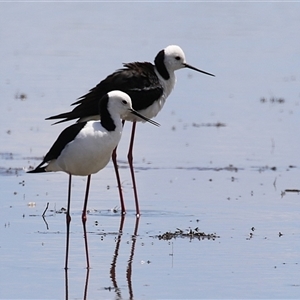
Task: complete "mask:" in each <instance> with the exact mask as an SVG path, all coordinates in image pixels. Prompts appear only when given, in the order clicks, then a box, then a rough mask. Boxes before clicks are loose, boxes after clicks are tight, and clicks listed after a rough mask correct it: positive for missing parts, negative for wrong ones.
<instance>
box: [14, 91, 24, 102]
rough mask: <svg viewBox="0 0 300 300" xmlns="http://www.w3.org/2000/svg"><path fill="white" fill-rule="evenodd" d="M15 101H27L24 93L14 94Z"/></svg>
mask: <svg viewBox="0 0 300 300" xmlns="http://www.w3.org/2000/svg"><path fill="white" fill-rule="evenodd" d="M15 99H20V100H21V101H24V100H26V99H27V95H26V94H25V93H16V94H15Z"/></svg>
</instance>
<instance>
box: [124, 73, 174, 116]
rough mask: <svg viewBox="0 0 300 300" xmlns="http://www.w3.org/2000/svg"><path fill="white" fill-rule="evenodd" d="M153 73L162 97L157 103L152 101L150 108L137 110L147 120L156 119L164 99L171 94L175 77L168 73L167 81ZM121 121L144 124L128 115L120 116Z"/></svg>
mask: <svg viewBox="0 0 300 300" xmlns="http://www.w3.org/2000/svg"><path fill="white" fill-rule="evenodd" d="M155 73H156V75H157V77H158V79H159V81H160V83H161V85H162V87H163V91H164V92H163V94H162V96H161V97H160V98H159V99H158V100H157V101H154V103H153V104H152V105H151V106H149V107H147V108H145V109H143V110H139V113H141V114H142V115H144V116H145V117H147V118H149V119H152V118H154V117H156V116H157V114H158V113H159V112H160V111H161V110H162V108H163V106H164V104H165V102H166V99H167V98H168V96H169V95H170V94H171V92H172V90H173V88H174V86H175V83H176V77H175V73H174V72H170V78H169V79H168V80H165V79H163V78H162V77H161V76H160V75H159V73H158V72H157V71H156V70H155ZM122 119H123V120H126V121H132V122H145V121H144V120H141V119H140V118H139V117H137V116H135V115H133V114H130V113H129V114H127V115H125V116H122Z"/></svg>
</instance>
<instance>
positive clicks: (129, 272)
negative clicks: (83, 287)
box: [110, 216, 140, 299]
mask: <svg viewBox="0 0 300 300" xmlns="http://www.w3.org/2000/svg"><path fill="white" fill-rule="evenodd" d="M124 221H125V216H122V217H121V220H120V227H119V234H118V238H117V242H116V248H115V251H114V255H113V260H112V263H111V268H110V278H111V281H112V285H113V289H114V291H115V293H116V299H122V295H121V290H120V288H119V286H118V282H117V277H116V267H117V259H118V256H119V249H120V244H121V239H122V235H123V226H124ZM139 221H140V217H136V220H135V227H134V232H133V235H132V245H131V250H130V256H129V259H128V265H127V270H126V280H127V285H128V291H129V299H133V289H132V280H131V277H132V261H133V256H134V251H135V244H136V236H137V232H138V226H139Z"/></svg>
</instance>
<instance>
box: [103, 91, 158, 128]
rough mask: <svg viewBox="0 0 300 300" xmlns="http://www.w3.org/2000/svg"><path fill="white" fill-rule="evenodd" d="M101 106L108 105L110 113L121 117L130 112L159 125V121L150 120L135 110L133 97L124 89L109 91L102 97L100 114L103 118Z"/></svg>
mask: <svg viewBox="0 0 300 300" xmlns="http://www.w3.org/2000/svg"><path fill="white" fill-rule="evenodd" d="M101 106H106V107H107V110H108V111H109V113H110V114H117V115H119V116H120V117H122V116H126V115H128V114H133V115H135V116H138V117H139V118H141V119H143V120H144V121H147V122H149V123H151V124H153V125H156V126H159V124H158V123H157V122H155V121H153V120H150V119H149V118H146V117H145V116H143V115H141V114H140V113H138V112H137V111H135V110H134V109H133V108H132V103H131V98H130V97H129V95H128V94H126V93H124V92H122V91H118V90H114V91H111V92H108V93H107V95H106V96H104V97H102V99H101V100H100V115H101V119H102V118H103V115H102V114H101Z"/></svg>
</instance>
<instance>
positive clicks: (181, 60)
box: [163, 45, 186, 71]
mask: <svg viewBox="0 0 300 300" xmlns="http://www.w3.org/2000/svg"><path fill="white" fill-rule="evenodd" d="M163 51H164V55H165V57H164V63H165V66H166V68H167V69H168V70H170V71H176V70H179V69H182V68H185V64H186V60H185V55H184V52H183V50H182V49H181V48H180V47H179V46H176V45H170V46H168V47H166V48H165V49H164V50H163Z"/></svg>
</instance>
